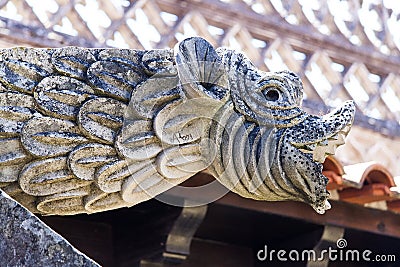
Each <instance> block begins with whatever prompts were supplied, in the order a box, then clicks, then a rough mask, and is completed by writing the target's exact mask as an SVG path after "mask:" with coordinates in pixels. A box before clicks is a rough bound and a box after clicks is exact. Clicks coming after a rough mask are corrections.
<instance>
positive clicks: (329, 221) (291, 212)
mask: <svg viewBox="0 0 400 267" xmlns="http://www.w3.org/2000/svg"><path fill="white" fill-rule="evenodd" d="M207 177H209V175H208V174H205V173H200V174H197V175H195V176H194V177H192V178H191V179H190V180H188V181H186V182H185V186H187V187H189V188H190V186H198V185H199V181H206V180H207V179H208V178H207ZM165 194H168V195H170V196H174V197H177V198H179V197H181V198H186V199H192V200H195V201H204V200H207V199H210V198H212V197H214V194H213V192H204V191H202V193H201V195H197V194H196V191H195V190H185V189H183V190H182V189H179V188H175V189H174V188H173V189H171V190H168V191H167V192H166V193H165ZM215 203H216V204H218V205H224V206H232V207H238V208H242V209H246V210H249V211H255V212H260V213H269V214H275V215H279V216H284V217H289V218H295V219H300V220H304V221H307V222H311V223H315V224H319V225H333V226H339V227H344V228H350V229H355V230H360V231H366V232H370V233H375V234H379V235H386V236H392V237H397V238H400V227H399V225H400V214H396V213H394V212H391V211H383V210H378V209H372V208H367V207H364V206H361V205H356V204H350V203H347V202H342V201H334V200H330V203H331V204H332V209H331V210H328V211H327V212H326V213H325V214H324V215H319V214H317V213H316V212H315V211H314V210H313V209H312V208H311V207H310V206H309V205H307V204H305V203H301V202H294V201H288V202H265V201H256V200H251V199H246V198H242V197H240V196H239V195H236V194H234V193H231V192H229V193H227V194H226V195H225V196H223V197H222V198H220V199H218V200H217V201H216V202H215Z"/></svg>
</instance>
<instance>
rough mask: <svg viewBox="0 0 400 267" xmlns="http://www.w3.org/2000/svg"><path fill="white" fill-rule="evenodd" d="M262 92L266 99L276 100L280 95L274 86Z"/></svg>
mask: <svg viewBox="0 0 400 267" xmlns="http://www.w3.org/2000/svg"><path fill="white" fill-rule="evenodd" d="M263 94H264V96H265V98H266V99H267V100H268V101H277V100H278V99H279V96H280V92H279V90H277V89H275V88H268V89H267V90H264V91H263Z"/></svg>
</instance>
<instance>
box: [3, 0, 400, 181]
mask: <svg viewBox="0 0 400 267" xmlns="http://www.w3.org/2000/svg"><path fill="white" fill-rule="evenodd" d="M396 2H397V1H374V0H370V1H356V0H347V1H339V0H329V1H322V0H314V1H304V0H282V1H278V0H243V1H240V0H220V1H218V0H214V1H212V0H203V1H198V0H188V1H181V0H138V1H132V0H131V1H128V0H97V1H95V0H75V1H69V0H41V1H38V0H36V1H35V0H2V1H0V45H1V46H3V47H9V46H14V45H29V46H40V47H43V46H48V47H59V46H67V45H76V46H84V47H130V48H139V49H150V48H164V47H168V46H169V47H171V46H173V45H174V44H175V43H176V42H177V41H180V40H182V39H183V38H185V37H189V36H193V35H200V36H202V37H204V38H206V39H208V40H209V41H210V42H211V43H212V44H213V45H215V46H230V47H233V48H235V49H239V50H242V51H244V52H245V53H246V54H247V55H248V56H249V57H250V58H251V59H252V61H253V62H254V63H255V64H256V65H257V66H258V67H259V68H261V69H265V70H271V71H276V70H282V69H290V70H292V71H295V72H297V73H299V75H300V76H301V77H302V80H303V82H304V84H305V93H306V96H305V97H306V100H305V102H304V105H305V106H306V107H308V108H310V109H312V110H314V112H322V111H325V110H326V109H327V107H331V106H336V105H337V103H339V102H342V101H343V100H347V99H353V100H354V101H355V103H356V104H357V108H358V114H357V118H356V125H358V126H360V127H362V128H369V129H370V130H372V131H375V132H380V133H381V134H375V133H373V132H372V131H371V132H369V131H367V132H365V131H363V130H362V128H359V129H360V130H358V131H357V130H356V131H355V133H354V134H353V135H350V137H349V138H350V139H349V140H350V142H349V143H350V144H351V145H349V146H347V148H346V149H347V150H345V151H343V152H342V154H341V157H342V158H343V159H345V161H346V162H348V163H355V162H360V161H365V160H370V159H375V160H376V159H377V158H378V159H380V161H381V162H382V163H384V164H386V165H388V166H389V167H390V168H391V169H392V170H393V171H394V173H397V174H400V167H398V166H397V165H398V164H396V162H398V161H399V160H400V152H398V151H399V149H392V148H393V145H392V144H393V142H398V141H400V126H399V122H400V31H399V30H398V29H399V27H400V5H398V4H396ZM383 135H385V136H386V137H384V136H383ZM365 136H369V137H370V138H365ZM360 137H364V138H360ZM387 137H390V139H388V138H387ZM371 138H373V139H371ZM371 140H373V143H372V144H371V142H370V141H371ZM381 154H382V155H385V156H380V155H381Z"/></svg>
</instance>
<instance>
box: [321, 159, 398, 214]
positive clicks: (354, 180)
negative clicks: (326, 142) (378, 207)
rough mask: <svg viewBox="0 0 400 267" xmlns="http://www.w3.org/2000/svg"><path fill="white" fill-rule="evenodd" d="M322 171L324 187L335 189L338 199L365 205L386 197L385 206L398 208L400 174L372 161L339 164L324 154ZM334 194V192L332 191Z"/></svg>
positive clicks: (394, 209)
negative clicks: (324, 180)
mask: <svg viewBox="0 0 400 267" xmlns="http://www.w3.org/2000/svg"><path fill="white" fill-rule="evenodd" d="M323 174H324V175H325V176H326V177H328V179H329V183H328V185H327V189H328V190H335V192H337V195H338V196H339V200H341V201H346V202H351V203H356V204H360V205H365V204H368V203H374V202H379V201H386V203H387V208H388V209H389V210H392V211H395V212H400V176H399V177H393V175H392V174H391V173H390V171H389V170H388V169H387V168H386V167H384V166H383V165H381V164H378V163H376V162H373V161H371V162H363V163H358V164H353V165H348V166H343V165H342V164H341V163H340V161H339V160H338V159H336V158H335V157H332V156H330V157H328V158H327V159H326V161H325V163H324V168H323ZM335 194H336V193H335Z"/></svg>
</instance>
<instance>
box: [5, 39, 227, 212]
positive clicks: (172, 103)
mask: <svg viewBox="0 0 400 267" xmlns="http://www.w3.org/2000/svg"><path fill="white" fill-rule="evenodd" d="M182 43H183V42H182ZM182 43H181V49H178V52H176V53H175V57H176V58H179V56H180V55H181V56H182V53H181V52H182V49H184V48H185V47H187V46H188V45H191V46H192V48H190V49H192V50H191V52H190V51H189V52H184V53H183V55H185V56H187V55H193V52H194V53H196V51H198V50H196V48H194V50H193V43H197V44H201V45H206V46H207V45H208V43H206V42H205V41H204V40H202V39H195V40H191V41H188V42H186V43H184V44H182ZM210 47H211V46H210ZM190 49H189V50H190ZM211 49H212V47H211ZM210 51H211V52H212V51H213V50H210ZM205 56H207V55H205ZM194 59H196V58H194ZM192 60H193V59H192ZM182 62H183V66H184V68H186V67H187V66H188V65H187V64H186V65H185V64H184V63H185V60H183V61H182ZM188 70H190V69H187V68H186V69H182V68H181V67H180V66H176V64H175V61H174V55H173V52H172V50H152V51H138V50H128V49H126V50H123V49H84V48H75V47H67V48H61V49H32V48H31V49H28V48H13V49H4V50H1V51H0V82H1V85H2V86H1V87H0V144H1V145H0V187H1V188H2V189H3V190H4V191H6V192H7V193H8V194H9V195H11V196H12V197H14V198H15V199H17V200H18V201H20V202H21V203H22V204H23V205H25V206H26V207H28V208H29V209H30V210H32V211H33V212H38V213H42V214H48V215H49V214H63V215H68V214H76V213H92V212H98V211H103V210H109V209H115V208H120V207H127V206H132V205H135V204H137V203H139V202H142V201H145V200H147V199H150V198H153V197H155V196H156V195H158V194H160V193H162V192H164V191H166V190H168V189H170V188H171V187H173V186H175V185H177V184H179V183H181V182H183V181H184V180H186V179H188V178H189V177H190V176H192V175H194V174H195V173H197V172H198V171H201V170H203V169H205V168H206V167H207V166H208V164H209V162H207V160H206V159H205V156H204V155H203V154H204V153H203V152H202V148H203V146H204V144H205V142H204V135H205V134H206V133H207V130H208V128H207V127H209V118H210V117H212V115H213V112H215V110H217V109H218V108H219V107H220V106H221V103H222V102H221V99H222V98H223V97H224V92H222V91H221V90H220V88H219V87H218V86H217V87H215V88H211V87H210V86H208V85H207V86H206V87H204V86H202V85H201V84H200V85H199V83H196V84H195V85H193V84H191V83H192V82H193V80H194V79H197V80H198V79H200V80H201V79H204V77H203V76H202V77H200V78H198V77H197V78H196V77H195V76H192V78H193V79H192V80H191V81H187V82H185V83H182V82H181V81H180V78H181V77H182V72H183V71H188ZM197 70H198V67H197V69H192V70H191V71H194V72H196V71H197ZM204 74H207V73H206V72H203V75H204ZM185 75H187V74H185ZM185 77H189V76H185ZM208 77H209V78H210V77H211V76H208ZM222 78H223V77H222ZM213 79H214V78H213ZM214 80H217V81H218V79H214ZM200 82H203V81H200ZM188 86H189V87H190V88H191V89H190V90H192V94H193V90H196V88H198V87H199V88H200V91H199V92H203V91H202V90H203V89H204V88H211V89H210V90H209V92H206V93H205V94H206V97H204V96H202V97H200V98H199V99H197V98H196V99H194V100H193V99H192V98H193V95H191V96H190V97H189V98H188V95H190V94H188V93H187V92H188V89H186V88H188ZM210 92H211V93H215V92H217V93H218V94H217V95H216V96H217V97H214V96H212V95H211V97H210ZM221 92H222V93H221ZM188 101H189V102H188Z"/></svg>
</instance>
